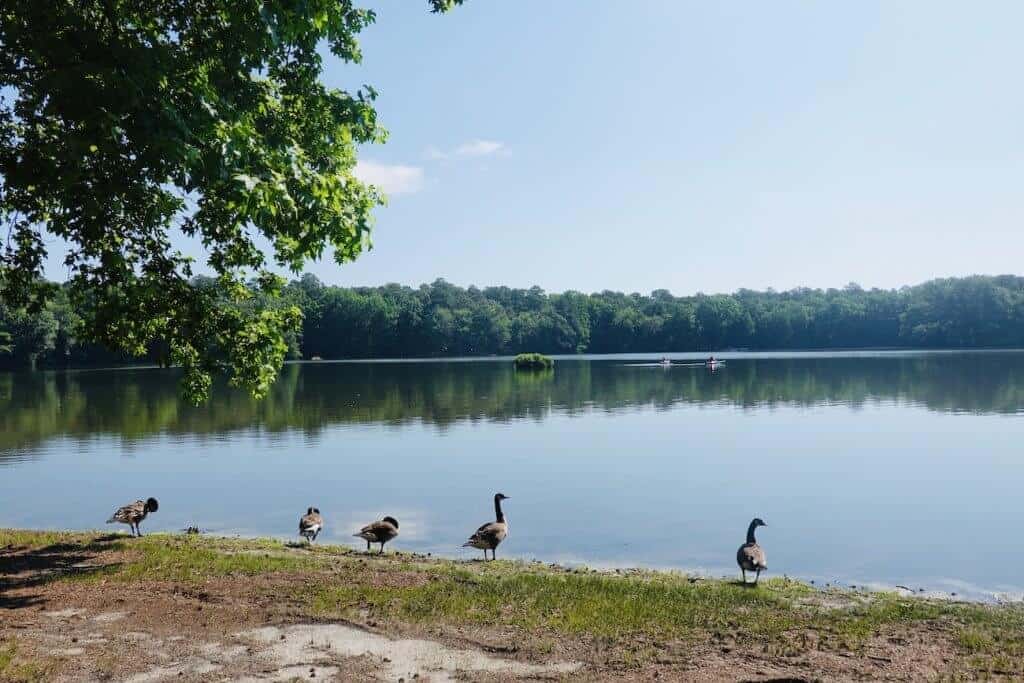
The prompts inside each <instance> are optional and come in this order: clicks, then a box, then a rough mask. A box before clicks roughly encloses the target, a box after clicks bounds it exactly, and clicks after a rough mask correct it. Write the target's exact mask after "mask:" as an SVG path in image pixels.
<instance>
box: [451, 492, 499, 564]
mask: <svg viewBox="0 0 1024 683" xmlns="http://www.w3.org/2000/svg"><path fill="white" fill-rule="evenodd" d="M506 498H508V496H506V495H505V494H503V493H496V494H494V516H495V517H497V519H496V520H495V521H493V522H488V523H487V524H484V525H482V526H481V527H480V528H479V529H477V530H476V531H475V532H474V533H473V535H472V536H470V537H469V540H467V541H466V542H465V543H463V544H462V547H463V548H478V549H480V550H483V551H484V559H485V560H486V559H487V551H488V550H490V551H491V559H495V558H496V557H497V555H496V554H495V549H496V548H497V547H498V546H499V545H500V544H501V542H502V541H504V540H505V537H506V536H508V521H507V520H506V519H505V513H504V512H503V511H502V509H501V501H503V500H505V499H506Z"/></svg>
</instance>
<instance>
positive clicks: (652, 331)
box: [0, 275, 1024, 368]
mask: <svg viewBox="0 0 1024 683" xmlns="http://www.w3.org/2000/svg"><path fill="white" fill-rule="evenodd" d="M193 284H194V286H197V287H216V286H217V284H216V281H214V280H211V279H209V278H196V279H195V280H194V282H193ZM254 296H258V295H254ZM70 302H71V298H70V297H69V296H68V293H67V292H66V291H65V290H64V289H63V288H58V291H57V295H56V296H55V297H54V298H53V299H52V301H50V302H49V303H48V304H47V306H46V308H44V309H43V310H42V311H40V312H37V313H29V312H27V311H24V310H15V309H12V308H10V307H7V306H4V305H3V304H0V367H7V368H11V367H35V366H44V367H61V366H80V365H96V364H108V363H118V362H128V361H131V360H132V359H129V358H126V357H121V356H118V355H117V354H112V353H110V352H108V351H106V350H104V349H103V348H102V347H99V346H97V345H95V344H92V343H89V342H88V341H87V340H84V339H80V338H79V333H78V330H79V329H80V328H81V325H80V322H81V316H80V311H77V310H76V309H75V308H74V307H73V306H72V305H71V303H70ZM254 303H255V304H258V303H259V302H258V301H256V302H254ZM274 305H289V306H290V305H295V306H298V307H299V309H301V311H302V313H303V323H302V328H301V332H297V333H296V334H294V335H292V336H291V337H290V339H289V356H290V357H291V358H398V357H418V356H462V355H490V354H511V353H518V352H521V351H539V352H542V353H562V354H566V353H569V354H571V353H621V352H662V351H665V352H668V351H715V350H721V349H728V348H746V349H752V350H757V349H824V348H908V347H921V348H980V347H1024V278H1021V277H1016V276H1011V275H1002V276H998V277H988V276H973V277H966V278H950V279H941V280H932V281H930V282H926V283H924V284H921V285H917V286H914V287H904V288H902V289H898V290H881V289H863V288H861V287H860V286H858V285H855V284H850V285H848V286H846V287H844V288H843V289H827V290H821V289H806V288H802V289H794V290H790V291H786V292H776V291H773V290H768V291H764V292H757V291H752V290H746V289H741V290H739V291H737V292H735V293H733V294H710V295H709V294H696V295H694V296H686V297H677V296H673V295H672V294H671V293H670V292H668V291H667V290H656V291H654V292H651V293H650V294H649V295H641V294H635V293H634V294H623V293H620V292H611V291H604V292H599V293H594V294H583V293H581V292H574V291H568V292H563V293H558V294H555V293H546V292H545V291H544V290H542V289H540V288H539V287H533V288H530V289H512V288H509V287H486V288H483V289H480V288H477V287H472V286H471V287H469V288H462V287H458V286H455V285H453V284H450V283H448V282H445V281H444V280H436V281H435V282H433V283H431V284H425V285H421V286H420V287H418V288H415V289H414V288H412V287H406V286H401V285H397V284H389V285H385V286H383V287H334V286H327V285H324V284H323V283H321V282H320V281H319V280H318V279H317V278H316V277H314V276H312V275H305V276H304V277H302V279H301V280H297V281H293V282H291V283H290V284H289V285H288V286H287V288H286V290H285V297H284V303H283V304H282V303H281V302H277V303H275V304H274ZM161 357H162V356H161V349H160V348H158V347H154V348H152V349H151V350H150V353H149V354H148V358H147V359H145V360H149V361H154V362H155V361H158V360H160V358H161Z"/></svg>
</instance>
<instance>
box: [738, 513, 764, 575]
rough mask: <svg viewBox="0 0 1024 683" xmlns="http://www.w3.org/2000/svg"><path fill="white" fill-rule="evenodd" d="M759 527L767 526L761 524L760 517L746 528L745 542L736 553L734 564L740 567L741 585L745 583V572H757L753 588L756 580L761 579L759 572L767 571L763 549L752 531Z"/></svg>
mask: <svg viewBox="0 0 1024 683" xmlns="http://www.w3.org/2000/svg"><path fill="white" fill-rule="evenodd" d="M759 526H768V525H767V524H765V523H764V522H762V521H761V518H760V517H756V518H754V519H753V520H752V521H751V522H750V526H749V527H748V528H747V542H746V543H744V544H743V545H741V546H740V549H739V550H737V551H736V564H738V565H739V566H740V570H741V571H742V572H743V583H744V584H745V583H746V582H747V572H757V574H756V575H755V576H754V585H755V586H756V585H757V580H758V579H759V578H761V572H763V571H765V570H766V569H768V558H767V556H766V555H765V554H764V548H762V547H761V546H759V545H758V544H757V539H755V538H754V529H756V528H757V527H759Z"/></svg>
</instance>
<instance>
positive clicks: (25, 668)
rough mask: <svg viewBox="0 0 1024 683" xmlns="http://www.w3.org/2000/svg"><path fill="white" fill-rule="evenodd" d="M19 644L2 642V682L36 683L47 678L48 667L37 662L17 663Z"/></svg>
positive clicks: (0, 645)
mask: <svg viewBox="0 0 1024 683" xmlns="http://www.w3.org/2000/svg"><path fill="white" fill-rule="evenodd" d="M17 654H18V643H17V641H15V640H13V639H12V640H10V641H6V642H4V641H0V681H10V683H36V682H37V681H44V680H46V677H47V669H46V667H44V666H42V665H41V664H38V663H36V662H31V661H29V662H26V661H21V662H19V661H17Z"/></svg>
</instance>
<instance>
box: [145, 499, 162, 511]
mask: <svg viewBox="0 0 1024 683" xmlns="http://www.w3.org/2000/svg"><path fill="white" fill-rule="evenodd" d="M159 508H160V503H158V502H156V498H147V499H146V505H145V507H144V508H143V509H144V510H145V511H146V512H156V511H157V510H158V509H159Z"/></svg>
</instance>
